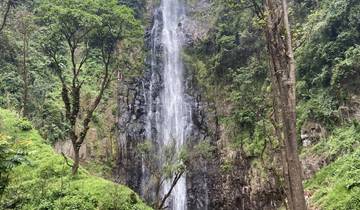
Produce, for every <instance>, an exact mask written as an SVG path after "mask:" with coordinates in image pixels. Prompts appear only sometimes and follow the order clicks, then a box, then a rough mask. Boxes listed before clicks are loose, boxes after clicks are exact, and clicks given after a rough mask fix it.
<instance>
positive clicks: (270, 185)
mask: <svg viewBox="0 0 360 210" xmlns="http://www.w3.org/2000/svg"><path fill="white" fill-rule="evenodd" d="M210 7H211V4H210V1H205V0H202V1H198V2H196V3H192V4H191V5H190V4H189V5H187V8H186V10H187V12H188V15H189V16H188V17H187V18H185V19H183V20H182V21H181V22H180V23H179V26H181V29H182V30H183V32H184V34H185V37H186V46H185V47H191V46H192V45H193V44H194V43H196V42H197V41H199V40H201V39H202V38H203V37H205V36H206V33H207V32H208V31H209V29H210V28H211V22H208V23H206V22H205V21H202V20H199V19H197V20H195V18H194V19H192V16H195V15H196V14H199V13H202V14H207V13H208V12H210ZM148 8H154V9H152V10H151V11H148V13H152V14H155V15H154V16H153V18H152V21H151V22H150V23H149V26H148V29H147V30H146V35H145V39H146V40H145V41H146V48H147V50H148V56H147V59H146V62H145V63H146V67H145V70H144V74H143V76H142V77H140V78H135V79H127V80H122V81H120V82H119V86H118V93H119V95H118V114H119V116H118V122H117V125H118V147H119V156H118V160H117V168H116V170H115V176H116V180H117V181H119V182H122V183H125V184H127V185H129V186H130V187H131V188H132V189H134V190H135V191H137V192H139V193H142V187H143V186H142V182H141V180H142V179H143V176H147V174H146V171H144V169H143V167H142V165H143V161H142V159H141V157H140V156H139V154H137V145H138V144H139V143H142V142H144V141H145V140H146V138H147V136H146V126H147V114H148V113H147V112H148V111H147V110H148V106H149V102H148V101H147V98H148V97H147V93H148V90H149V88H150V81H153V83H152V87H151V88H152V90H153V91H152V94H153V95H152V96H151V97H152V98H157V97H158V95H159V94H160V91H161V89H162V88H163V78H162V76H161V75H162V74H161V71H162V69H163V63H162V59H161V58H162V57H161V56H162V48H163V46H161V45H157V46H154V45H153V44H154V39H159V38H160V37H159V36H155V37H151V34H154V31H151V30H153V29H154V28H153V24H154V23H155V22H157V24H159V29H158V30H160V28H161V27H162V22H163V20H162V19H161V14H159V11H156V6H148ZM207 15H209V14H207ZM155 30H157V29H155ZM155 42H156V40H155ZM156 43H159V42H156ZM154 47H155V48H156V49H157V50H156V52H160V53H158V54H156V55H151V52H152V50H151V49H152V48H154ZM151 56H153V57H151ZM154 56H155V63H156V65H155V68H154V65H153V64H152V63H151V62H154ZM154 72H155V74H154ZM154 77H155V78H154ZM184 88H185V97H186V101H187V102H188V103H189V104H190V105H191V113H192V115H191V123H192V129H191V133H190V134H189V138H188V139H187V143H188V145H189V146H190V147H194V146H195V145H197V144H199V143H200V142H209V144H210V145H211V148H213V150H212V151H211V155H210V157H208V158H199V159H196V160H193V161H191V164H190V165H189V170H188V171H189V172H187V174H186V188H187V209H191V210H197V209H199V210H203V209H204V210H205V209H214V210H221V209H224V210H236V209H239V210H246V209H274V208H275V207H277V206H278V205H279V203H280V202H281V200H282V198H283V193H282V191H281V190H280V189H279V187H278V183H277V180H276V178H275V177H276V176H275V175H274V176H271V177H267V178H265V179H264V178H263V177H261V176H260V175H259V174H260V172H259V173H257V171H256V169H252V167H251V160H250V159H249V158H247V157H245V156H244V155H243V154H242V153H241V152H239V151H231V150H229V148H228V147H225V146H224V144H225V143H224V142H225V141H226V138H227V137H226V134H224V133H222V129H221V124H220V123H219V121H218V116H217V110H219V109H220V110H221V109H223V108H224V107H217V106H216V103H214V102H210V101H207V100H206V98H205V97H204V93H202V91H201V88H200V87H199V86H198V84H197V82H196V79H195V75H194V72H193V70H191V69H188V68H186V65H185V72H184ZM157 129H158V128H156V127H152V128H151V130H152V131H154V132H157ZM229 162H231V167H230V169H228V168H226V166H227V164H228V163H229Z"/></svg>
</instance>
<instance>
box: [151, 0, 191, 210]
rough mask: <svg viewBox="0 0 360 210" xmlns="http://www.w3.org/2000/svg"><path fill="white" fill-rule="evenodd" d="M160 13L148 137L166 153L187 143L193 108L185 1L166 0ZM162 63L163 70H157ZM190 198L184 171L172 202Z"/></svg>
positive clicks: (178, 204)
mask: <svg viewBox="0 0 360 210" xmlns="http://www.w3.org/2000/svg"><path fill="white" fill-rule="evenodd" d="M158 12H160V14H161V21H162V22H161V23H159V20H158V19H157V18H154V23H153V28H152V30H151V39H152V40H151V81H150V85H149V88H148V94H147V96H146V97H147V101H146V103H147V113H148V114H147V120H146V126H145V128H146V136H147V138H148V139H152V140H153V141H156V143H157V145H158V147H159V148H158V150H159V155H163V152H164V151H163V150H164V148H165V147H166V146H169V145H173V144H174V143H175V148H176V150H177V152H179V151H180V150H181V148H182V146H183V145H184V144H185V141H186V138H187V134H188V133H189V130H190V129H191V120H190V119H191V109H190V105H189V104H187V102H186V100H185V94H184V67H183V62H182V58H181V51H182V46H183V41H184V35H183V33H182V31H181V27H182V25H181V21H182V19H183V18H184V16H185V9H184V5H183V2H182V0H162V1H161V5H160V8H159V11H158ZM159 46H161V47H159ZM160 51H161V52H160ZM159 55H161V59H160V61H159V59H158V56H159ZM159 66H161V68H162V69H161V70H157V69H158V68H159ZM157 71H158V72H157ZM159 74H160V76H159ZM159 82H160V83H161V91H160V95H159V97H157V96H154V95H156V94H154V93H155V92H156V90H154V88H155V86H156V84H158V83H159ZM174 141H175V142H174ZM160 164H162V163H160ZM170 184H171V182H170V180H169V181H168V182H166V183H165V185H164V186H163V189H162V192H163V193H166V192H167V191H168V190H169V188H170ZM186 197H187V196H186V178H185V174H184V175H183V177H182V178H181V179H180V180H179V181H178V183H177V185H176V186H175V188H174V190H173V192H172V195H171V198H170V202H169V204H170V205H171V206H170V207H171V209H172V210H186V209H187V205H186V203H187V198H186Z"/></svg>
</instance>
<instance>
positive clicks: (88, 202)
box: [0, 109, 149, 210]
mask: <svg viewBox="0 0 360 210" xmlns="http://www.w3.org/2000/svg"><path fill="white" fill-rule="evenodd" d="M0 118H1V119H3V122H2V127H1V132H3V133H4V134H6V135H8V136H11V137H12V139H13V140H14V141H21V142H24V143H23V144H25V145H26V146H25V147H24V148H25V149H26V152H27V154H28V155H27V156H26V158H27V159H28V161H29V163H28V164H22V165H20V166H17V167H15V168H13V169H12V172H11V173H10V174H9V180H10V182H9V185H8V187H7V188H6V190H5V192H4V194H3V197H2V200H1V201H0V208H1V209H24V210H25V209H26V210H28V209H84V210H85V209H86V210H87V209H124V210H135V209H136V210H138V209H149V208H148V207H147V206H146V205H145V204H144V203H143V202H142V201H141V200H140V198H139V197H138V196H137V195H134V192H133V191H131V190H130V189H128V188H127V187H125V186H122V185H117V184H114V183H112V182H110V181H106V180H104V179H102V178H98V177H94V176H91V175H89V173H88V172H87V171H86V170H84V169H82V168H81V169H80V172H79V174H78V175H77V176H75V177H74V176H72V175H71V173H70V170H69V166H68V165H67V164H66V163H65V160H64V158H63V157H62V156H61V155H58V154H55V153H54V151H53V149H52V148H51V146H49V145H47V144H46V143H45V142H44V140H43V139H42V138H41V137H40V135H39V134H38V132H37V131H35V130H31V131H22V130H20V129H19V128H18V127H16V123H17V122H18V120H17V116H16V115H15V114H14V113H12V112H9V111H6V110H3V109H0ZM1 154H2V153H1ZM70 162H72V161H70ZM0 163H2V161H1V162H0ZM115 192H116V193H115Z"/></svg>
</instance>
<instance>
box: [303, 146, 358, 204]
mask: <svg viewBox="0 0 360 210" xmlns="http://www.w3.org/2000/svg"><path fill="white" fill-rule="evenodd" d="M359 158H360V151H359V150H357V151H356V152H354V153H352V154H349V155H346V156H344V157H341V158H339V159H338V160H336V161H335V162H334V163H331V164H330V165H329V166H326V167H325V168H323V169H321V171H319V172H318V173H317V174H316V175H315V176H314V177H313V178H312V179H311V180H310V181H308V182H306V184H305V186H306V189H307V190H309V191H310V192H311V193H312V194H313V195H312V200H311V201H312V202H313V203H314V204H316V205H317V206H319V207H321V208H322V209H329V210H348V209H359V208H360V202H359V193H360V184H359V183H360V182H359V180H360V162H359Z"/></svg>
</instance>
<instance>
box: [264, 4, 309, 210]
mask: <svg viewBox="0 0 360 210" xmlns="http://www.w3.org/2000/svg"><path fill="white" fill-rule="evenodd" d="M266 9H267V14H268V16H267V25H266V40H267V45H268V51H269V55H270V62H271V63H270V64H271V65H270V72H271V80H272V86H273V89H274V97H275V98H276V100H275V101H276V104H277V105H276V106H275V107H274V109H275V112H276V113H279V114H280V116H279V117H280V118H281V122H278V123H281V127H282V129H281V130H282V135H281V137H280V138H281V139H282V137H283V141H281V139H279V140H280V142H282V144H283V155H282V156H283V159H284V158H285V161H284V160H283V170H284V173H283V174H284V180H285V184H286V185H287V186H286V187H287V188H286V194H287V195H286V196H287V199H288V205H289V208H290V209H291V210H305V209H306V202H305V197H304V189H303V185H302V170H301V164H300V160H299V155H298V146H297V141H296V113H295V109H296V98H295V61H294V56H293V50H292V46H291V35H290V25H289V20H288V12H287V2H286V0H282V2H281V3H280V1H279V0H276V1H273V0H266ZM284 30H285V32H286V34H285V37H284V35H283V31H284Z"/></svg>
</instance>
